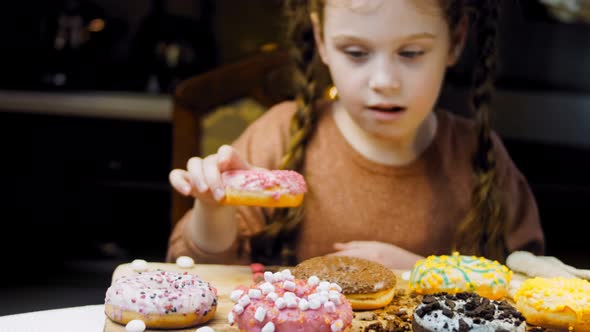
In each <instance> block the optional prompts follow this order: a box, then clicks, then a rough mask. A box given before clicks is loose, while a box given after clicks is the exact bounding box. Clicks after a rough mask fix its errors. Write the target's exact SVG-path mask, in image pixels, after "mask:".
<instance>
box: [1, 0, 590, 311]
mask: <svg viewBox="0 0 590 332" xmlns="http://www.w3.org/2000/svg"><path fill="white" fill-rule="evenodd" d="M551 3H554V4H555V6H557V7H553V8H549V7H547V6H546V5H545V4H544V3H543V2H539V1H537V0H521V1H506V6H505V8H504V14H505V15H504V16H503V18H502V21H501V33H500V53H499V54H500V58H499V60H500V67H499V73H498V75H499V76H498V84H497V86H498V93H497V97H496V100H495V103H494V111H495V113H494V124H495V129H496V130H497V131H498V133H499V134H500V135H501V137H502V138H503V139H504V141H505V143H506V146H507V148H508V150H509V152H510V153H511V155H512V157H513V159H514V161H515V162H516V164H517V166H518V167H519V168H520V169H521V171H522V172H523V173H524V175H525V176H526V177H527V179H528V181H529V182H530V184H531V188H532V189H533V192H534V194H535V196H536V198H537V202H538V205H539V210H540V213H541V220H542V223H543V227H544V229H545V232H546V236H547V254H548V255H554V256H557V257H558V258H560V259H562V260H563V261H564V262H566V263H569V264H573V265H576V266H577V267H585V268H590V259H588V257H589V256H588V254H589V253H590V251H589V250H588V247H587V245H586V243H587V242H588V240H589V239H590V238H589V237H588V235H587V233H584V232H582V231H580V230H581V227H582V226H583V225H584V224H585V223H586V222H587V221H588V219H589V218H588V214H587V211H586V209H585V204H587V203H586V202H587V201H588V200H589V199H590V177H589V176H588V175H587V173H588V172H587V170H588V169H590V135H588V132H590V61H588V59H590V25H589V24H587V21H586V19H585V18H584V16H583V15H582V14H580V13H583V12H584V10H585V13H587V11H588V10H587V7H583V3H584V1H579V2H576V1H569V2H568V3H569V4H566V5H563V4H562V2H560V1H552V2H551ZM564 3H565V2H564ZM572 3H573V4H574V5H575V6H574V5H572ZM578 3H579V4H578ZM586 4H587V3H586ZM0 6H1V7H2V8H1V9H0V43H1V45H2V47H1V48H0V49H1V51H0V147H1V149H0V151H1V162H0V186H1V187H0V188H1V189H0V207H1V209H0V211H1V212H2V214H0V220H1V228H0V237H1V238H0V256H1V257H2V261H1V266H2V275H3V278H5V279H7V280H8V281H9V282H10V283H6V282H5V283H3V284H2V286H0V315H4V314H11V313H17V312H24V311H32V310H42V309H50V308H59V307H66V306H74V305H84V304H99V303H102V302H103V300H104V292H105V291H106V288H107V287H108V285H109V283H110V276H111V274H112V271H113V269H114V267H116V266H117V265H118V264H120V263H124V262H129V261H131V260H133V259H135V258H143V259H146V260H157V261H163V260H164V255H165V250H166V242H167V238H168V234H169V232H170V225H171V218H170V208H171V207H170V205H171V203H170V197H171V188H170V186H169V184H168V180H167V176H168V172H169V171H170V169H171V144H172V143H171V138H172V132H171V130H172V126H171V113H172V96H173V93H174V91H175V88H176V87H177V85H178V84H179V82H181V81H183V80H184V79H187V78H189V77H192V76H194V75H198V74H201V73H204V72H206V71H209V70H211V69H214V68H218V67H221V66H224V65H226V64H230V63H233V62H236V61H239V60H241V59H245V58H248V57H250V56H253V55H255V54H258V53H260V52H262V50H264V49H268V48H269V47H274V45H277V46H279V47H280V46H282V45H283V44H284V39H283V31H284V19H283V17H282V16H281V11H280V8H281V0H248V1H239V0H127V1H117V0H20V1H4V2H3V3H2V5H0ZM472 66H473V50H472V48H471V45H467V49H466V51H465V54H464V57H463V58H462V61H461V62H460V63H459V65H458V66H457V67H456V68H454V69H453V70H451V71H450V72H449V76H448V78H449V82H448V84H447V85H446V86H445V89H444V91H443V95H442V96H441V99H440V104H441V106H443V107H448V108H449V109H452V110H453V111H456V112H458V113H464V112H465V109H466V105H465V104H464V103H463V102H462V100H463V99H462V98H464V97H465V94H466V93H467V92H468V91H467V88H468V86H469V82H470V81H469V77H470V73H471V69H472ZM236 105H237V106H236ZM236 105H233V106H228V107H224V108H220V109H219V110H218V111H217V112H215V113H214V114H212V116H211V117H210V118H208V119H206V120H205V122H204V123H205V126H206V127H208V129H207V128H206V132H205V137H204V142H205V143H204V144H206V146H204V147H203V151H206V152H207V151H211V150H212V149H215V148H216V147H217V146H218V145H220V144H222V143H224V142H229V141H231V140H232V139H233V138H234V137H235V136H236V135H237V134H238V133H239V132H240V130H241V129H242V128H243V127H244V126H245V125H247V123H248V122H249V121H251V120H253V119H254V118H256V117H257V116H258V115H260V114H261V113H262V111H263V108H261V107H260V105H257V104H256V103H251V102H248V101H245V102H244V103H241V104H236ZM236 119H237V120H236ZM33 272H34V273H33Z"/></svg>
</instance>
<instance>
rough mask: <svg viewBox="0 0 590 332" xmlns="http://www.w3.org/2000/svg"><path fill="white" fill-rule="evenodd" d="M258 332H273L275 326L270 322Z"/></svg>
mask: <svg viewBox="0 0 590 332" xmlns="http://www.w3.org/2000/svg"><path fill="white" fill-rule="evenodd" d="M260 332H275V324H273V323H272V322H268V323H266V325H264V326H263V327H262V330H260Z"/></svg>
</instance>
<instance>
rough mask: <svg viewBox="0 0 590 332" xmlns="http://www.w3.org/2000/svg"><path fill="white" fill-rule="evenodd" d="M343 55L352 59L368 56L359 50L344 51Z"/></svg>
mask: <svg viewBox="0 0 590 332" xmlns="http://www.w3.org/2000/svg"><path fill="white" fill-rule="evenodd" d="M344 53H346V55H348V56H349V57H351V58H353V59H361V58H363V57H366V56H367V55H368V53H367V52H365V51H361V50H344Z"/></svg>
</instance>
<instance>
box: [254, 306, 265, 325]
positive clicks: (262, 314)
mask: <svg viewBox="0 0 590 332" xmlns="http://www.w3.org/2000/svg"><path fill="white" fill-rule="evenodd" d="M265 317H266V310H264V308H263V307H258V308H257V309H256V312H255V313H254V319H256V320H257V321H259V322H261V323H262V321H263V320H264V318H265Z"/></svg>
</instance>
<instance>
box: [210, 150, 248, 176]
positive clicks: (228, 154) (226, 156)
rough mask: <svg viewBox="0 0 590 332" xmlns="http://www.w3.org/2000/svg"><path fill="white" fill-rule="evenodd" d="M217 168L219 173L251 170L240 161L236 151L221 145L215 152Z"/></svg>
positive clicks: (244, 162)
mask: <svg viewBox="0 0 590 332" xmlns="http://www.w3.org/2000/svg"><path fill="white" fill-rule="evenodd" d="M217 166H218V167H219V170H220V171H221V172H223V171H230V170H234V169H250V168H252V166H250V164H248V162H246V161H245V160H244V159H242V157H241V156H240V155H239V154H238V153H237V152H236V150H235V149H234V148H233V147H231V146H229V145H222V146H220V147H219V149H218V150H217Z"/></svg>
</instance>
